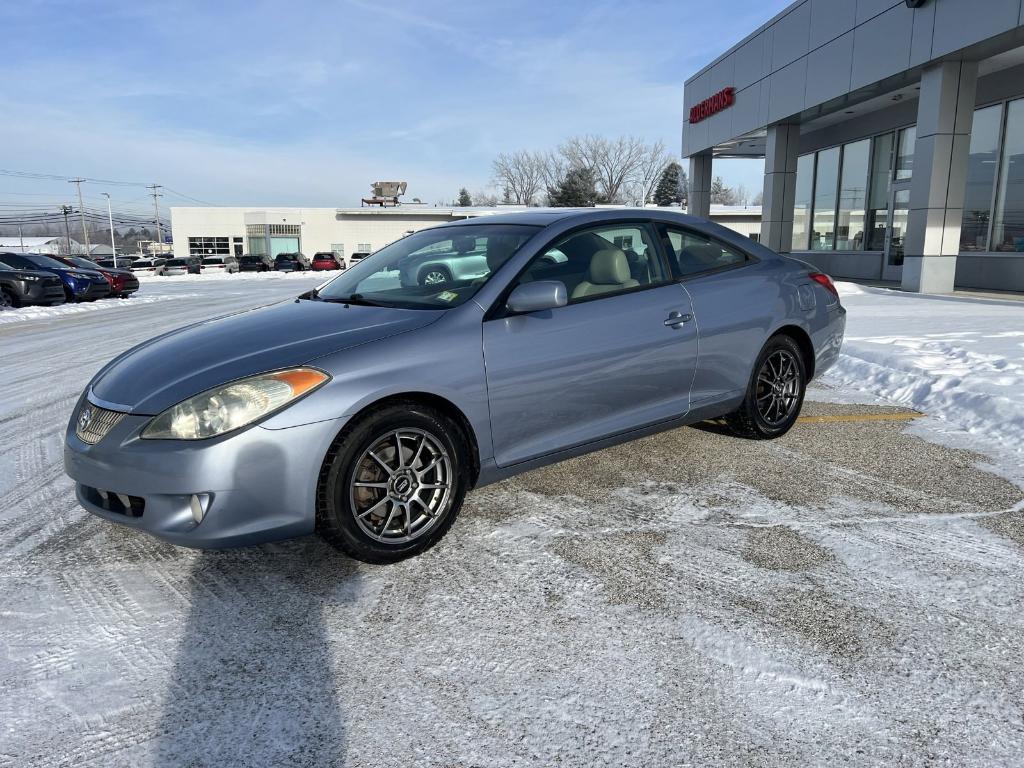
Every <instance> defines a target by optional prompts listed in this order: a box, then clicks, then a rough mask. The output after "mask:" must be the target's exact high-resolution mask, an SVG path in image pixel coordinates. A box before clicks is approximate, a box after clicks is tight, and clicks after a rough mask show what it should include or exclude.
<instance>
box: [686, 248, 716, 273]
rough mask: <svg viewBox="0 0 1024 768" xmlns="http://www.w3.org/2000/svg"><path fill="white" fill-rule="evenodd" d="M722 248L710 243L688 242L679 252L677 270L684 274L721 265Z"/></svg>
mask: <svg viewBox="0 0 1024 768" xmlns="http://www.w3.org/2000/svg"><path fill="white" fill-rule="evenodd" d="M721 262H722V249H721V248H719V247H718V246H717V245H713V244H712V243H690V244H688V245H686V246H685V247H684V248H683V249H682V250H681V251H680V252H679V270H680V272H682V273H683V274H684V275H690V274H693V273H694V272H703V271H704V270H707V269H714V268H715V267H718V266H721Z"/></svg>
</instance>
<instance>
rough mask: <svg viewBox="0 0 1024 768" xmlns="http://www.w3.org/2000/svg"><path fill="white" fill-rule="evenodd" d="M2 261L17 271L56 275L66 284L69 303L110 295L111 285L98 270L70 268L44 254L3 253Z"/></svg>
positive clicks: (1, 253)
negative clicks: (36, 271) (34, 271)
mask: <svg viewBox="0 0 1024 768" xmlns="http://www.w3.org/2000/svg"><path fill="white" fill-rule="evenodd" d="M0 259H3V261H4V263H5V264H7V265H9V266H11V267H14V268H16V269H27V270H39V271H42V272H49V273H50V274H53V275H56V276H57V277H59V278H60V280H61V282H62V283H63V284H64V298H65V299H66V300H67V301H94V300H96V299H105V298H106V297H107V296H109V295H110V283H109V282H108V281H107V278H105V277H104V276H103V274H102V273H101V272H99V270H97V269H83V268H80V267H70V266H68V265H67V264H64V263H63V262H60V261H57V259H55V258H53V257H51V256H46V255H44V254H42V253H11V252H9V251H3V252H0Z"/></svg>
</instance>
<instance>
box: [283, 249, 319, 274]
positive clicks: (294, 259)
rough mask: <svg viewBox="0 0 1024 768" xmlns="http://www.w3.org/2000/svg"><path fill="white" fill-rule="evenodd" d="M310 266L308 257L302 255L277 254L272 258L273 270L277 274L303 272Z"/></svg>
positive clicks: (296, 253)
mask: <svg viewBox="0 0 1024 768" xmlns="http://www.w3.org/2000/svg"><path fill="white" fill-rule="evenodd" d="M311 266H312V262H310V260H309V256H307V255H306V254H304V253H298V252H295V253H279V254H277V256H275V257H274V269H276V270H277V271H278V272H305V271H306V270H307V269H309V268H310V267H311Z"/></svg>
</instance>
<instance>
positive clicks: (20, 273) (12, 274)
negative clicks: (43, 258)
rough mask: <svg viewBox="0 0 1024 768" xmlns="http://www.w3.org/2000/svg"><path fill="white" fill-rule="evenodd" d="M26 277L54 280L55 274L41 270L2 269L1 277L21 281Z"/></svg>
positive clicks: (0, 270) (0, 271)
mask: <svg viewBox="0 0 1024 768" xmlns="http://www.w3.org/2000/svg"><path fill="white" fill-rule="evenodd" d="M26 275H28V276H30V277H49V278H51V279H52V278H53V276H54V275H53V272H45V271H43V270H41V269H0V277H7V278H14V279H15V280H19V279H21V278H22V277H25V276H26Z"/></svg>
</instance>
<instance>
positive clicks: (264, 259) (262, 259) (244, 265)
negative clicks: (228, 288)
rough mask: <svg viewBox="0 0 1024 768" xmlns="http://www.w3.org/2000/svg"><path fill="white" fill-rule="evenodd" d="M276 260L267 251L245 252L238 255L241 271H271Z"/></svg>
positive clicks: (239, 269)
mask: <svg viewBox="0 0 1024 768" xmlns="http://www.w3.org/2000/svg"><path fill="white" fill-rule="evenodd" d="M273 268H274V260H273V259H272V258H270V257H269V256H267V254H265V253H243V254H242V255H241V256H239V257H238V271H239V272H269V271H270V270H272V269H273Z"/></svg>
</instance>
